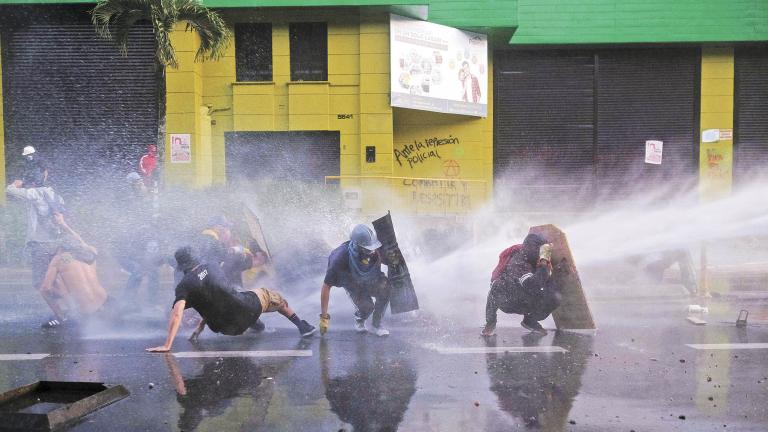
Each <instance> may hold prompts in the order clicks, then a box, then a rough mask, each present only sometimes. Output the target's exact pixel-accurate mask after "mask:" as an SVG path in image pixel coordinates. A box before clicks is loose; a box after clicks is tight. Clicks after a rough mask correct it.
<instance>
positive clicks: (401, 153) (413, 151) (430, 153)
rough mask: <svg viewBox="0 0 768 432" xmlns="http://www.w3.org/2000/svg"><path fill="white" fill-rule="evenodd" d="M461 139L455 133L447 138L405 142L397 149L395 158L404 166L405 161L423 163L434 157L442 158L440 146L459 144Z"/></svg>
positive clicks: (412, 163)
mask: <svg viewBox="0 0 768 432" xmlns="http://www.w3.org/2000/svg"><path fill="white" fill-rule="evenodd" d="M458 144H459V139H458V138H456V137H454V136H453V135H448V137H446V138H438V137H434V138H427V139H425V140H424V141H414V142H413V143H412V144H403V146H402V147H400V148H396V149H395V160H396V161H397V164H398V165H400V166H403V162H408V166H409V167H410V168H413V166H414V165H416V164H420V163H423V162H424V161H426V160H428V159H432V158H436V159H442V156H440V151H439V148H438V147H441V146H445V145H458Z"/></svg>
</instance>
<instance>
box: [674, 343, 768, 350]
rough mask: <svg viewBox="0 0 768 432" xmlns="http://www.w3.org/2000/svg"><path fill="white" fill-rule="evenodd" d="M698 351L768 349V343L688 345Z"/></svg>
mask: <svg viewBox="0 0 768 432" xmlns="http://www.w3.org/2000/svg"><path fill="white" fill-rule="evenodd" d="M686 346H689V347H691V348H693V349H697V350H739V349H768V343H723V344H686Z"/></svg>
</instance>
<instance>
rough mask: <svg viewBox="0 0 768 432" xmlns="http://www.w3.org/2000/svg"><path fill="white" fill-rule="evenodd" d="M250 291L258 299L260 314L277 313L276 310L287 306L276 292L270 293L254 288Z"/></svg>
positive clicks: (267, 290)
mask: <svg viewBox="0 0 768 432" xmlns="http://www.w3.org/2000/svg"><path fill="white" fill-rule="evenodd" d="M250 291H252V292H253V293H255V294H256V296H257V297H258V298H259V301H260V302H261V311H262V313H267V312H277V310H278V309H282V308H283V307H284V306H288V302H287V301H285V299H284V298H283V296H282V295H281V294H280V293H279V292H277V291H272V290H269V289H266V288H256V289H252V290H250Z"/></svg>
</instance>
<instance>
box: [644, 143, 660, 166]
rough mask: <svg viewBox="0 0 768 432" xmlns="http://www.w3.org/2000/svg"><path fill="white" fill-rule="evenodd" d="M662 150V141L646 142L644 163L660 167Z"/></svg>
mask: <svg viewBox="0 0 768 432" xmlns="http://www.w3.org/2000/svg"><path fill="white" fill-rule="evenodd" d="M663 150H664V143H663V142H662V141H656V140H648V141H646V142H645V163H647V164H653V165H661V156H662V152H663Z"/></svg>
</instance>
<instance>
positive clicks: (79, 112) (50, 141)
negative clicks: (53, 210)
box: [0, 6, 157, 190]
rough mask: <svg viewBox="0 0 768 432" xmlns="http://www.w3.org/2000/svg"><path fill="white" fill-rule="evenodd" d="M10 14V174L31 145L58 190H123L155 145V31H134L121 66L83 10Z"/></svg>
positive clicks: (6, 71)
mask: <svg viewBox="0 0 768 432" xmlns="http://www.w3.org/2000/svg"><path fill="white" fill-rule="evenodd" d="M89 8H90V6H89ZM3 13H4V15H5V16H4V18H5V19H6V21H5V23H4V24H3V25H1V26H0V28H2V29H3V30H2V31H3V33H2V36H1V37H2V42H3V51H2V56H3V57H2V65H3V101H4V105H3V107H4V120H5V143H6V160H7V161H8V162H9V165H11V168H18V167H16V166H14V163H16V161H18V160H19V159H20V158H21V149H22V147H24V146H25V145H33V146H35V147H36V148H37V150H38V153H39V154H40V155H42V156H44V157H46V159H47V160H48V162H49V164H50V165H51V169H50V172H51V179H52V181H54V184H55V185H56V186H57V187H59V188H62V189H76V190H82V187H83V186H88V185H94V184H99V182H100V181H101V180H107V181H109V180H113V181H115V182H122V181H123V179H124V178H125V175H126V174H127V173H128V172H130V171H132V170H136V169H137V167H138V160H139V157H140V155H141V154H143V152H144V150H145V149H146V145H147V144H150V143H155V141H156V136H157V98H156V87H155V84H156V79H155V68H154V54H155V42H154V37H153V34H152V27H151V26H149V25H139V26H137V27H136V28H135V30H134V31H133V32H132V34H131V35H130V41H129V50H128V55H127V56H125V57H123V56H122V55H120V53H119V52H118V50H117V48H116V47H115V46H114V45H113V44H112V43H111V42H108V41H105V40H103V39H100V38H99V37H97V35H96V32H95V31H94V27H93V24H91V22H90V14H88V12H87V8H85V7H83V6H76V7H69V6H68V7H45V8H41V7H23V8H22V7H19V8H14V9H8V10H4V11H3ZM10 15H15V16H16V18H13V19H11V18H10ZM9 23H10V24H9ZM15 171H17V169H12V170H11V172H9V175H10V176H13V175H16V174H17V172H15Z"/></svg>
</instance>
